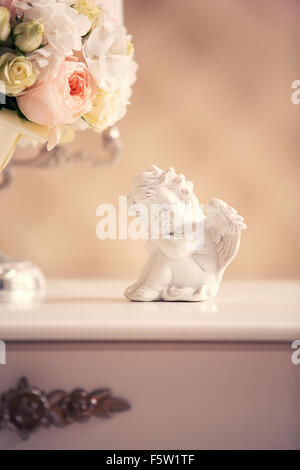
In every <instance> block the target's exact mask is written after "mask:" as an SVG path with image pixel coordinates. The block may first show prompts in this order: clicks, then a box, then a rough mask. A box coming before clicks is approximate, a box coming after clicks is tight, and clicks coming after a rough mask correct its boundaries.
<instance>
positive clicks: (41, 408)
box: [0, 377, 130, 440]
mask: <svg viewBox="0 0 300 470" xmlns="http://www.w3.org/2000/svg"><path fill="white" fill-rule="evenodd" d="M129 408H130V405H129V403H128V402H127V401H125V400H123V399H122V398H114V397H112V395H111V392H110V390H109V389H106V388H102V389H98V390H94V391H93V392H91V393H88V392H86V391H85V390H83V389H81V388H78V389H75V390H73V391H72V392H71V393H67V392H65V391H63V390H54V391H52V392H50V393H48V394H46V393H45V392H44V391H42V390H40V389H38V388H36V387H31V386H30V385H29V383H28V380H27V379H26V378H24V377H23V378H21V379H20V380H19V382H18V386H17V388H14V389H10V390H8V391H7V392H4V393H2V395H1V396H0V429H3V428H6V427H8V428H10V429H12V430H13V431H16V432H18V433H19V434H20V436H21V438H22V439H24V440H26V439H28V437H29V435H30V433H31V432H33V431H35V430H36V429H37V428H39V427H41V426H44V427H50V426H51V425H53V426H57V427H63V426H67V425H68V424H72V423H74V422H86V421H88V420H89V419H90V418H91V417H92V416H95V417H98V418H102V417H103V418H110V417H111V415H112V413H115V412H118V411H126V410H128V409H129Z"/></svg>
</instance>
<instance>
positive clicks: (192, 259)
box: [124, 166, 246, 302]
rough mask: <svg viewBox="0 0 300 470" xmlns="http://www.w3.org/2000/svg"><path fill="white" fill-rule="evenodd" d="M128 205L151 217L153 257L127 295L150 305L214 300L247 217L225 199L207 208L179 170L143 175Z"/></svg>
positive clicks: (149, 246)
mask: <svg viewBox="0 0 300 470" xmlns="http://www.w3.org/2000/svg"><path fill="white" fill-rule="evenodd" d="M128 203H129V207H130V210H131V211H133V212H132V214H131V215H133V214H135V215H137V216H138V217H140V218H141V219H143V220H144V222H145V219H147V221H146V226H147V239H148V241H147V245H146V248H147V252H148V254H149V257H148V261H147V263H146V265H145V266H144V268H143V270H142V272H141V274H140V277H139V278H138V280H137V282H135V283H134V284H133V285H131V286H130V287H128V288H127V289H126V290H125V293H124V295H125V297H126V298H127V299H129V300H132V301H144V302H149V301H155V300H166V301H176V300H177V301H178V300H180V301H192V302H197V301H204V300H210V299H212V298H214V297H215V295H216V294H217V291H218V288H219V285H220V282H221V280H222V277H223V275H224V272H225V270H226V268H227V267H228V266H229V264H230V263H231V262H232V261H233V259H234V258H235V256H236V255H237V253H238V250H239V246H240V240H241V231H242V230H243V229H246V225H245V223H244V219H243V217H241V216H240V215H239V214H238V213H237V211H236V210H235V209H234V208H232V207H230V206H229V205H228V204H226V203H225V202H224V201H221V200H220V199H212V200H211V201H209V202H208V203H207V204H206V206H205V207H203V206H201V205H200V204H199V201H198V199H197V197H196V195H195V194H194V191H193V183H191V182H190V181H187V180H186V179H185V177H184V175H183V174H176V172H175V170H174V169H173V168H169V169H168V170H167V171H163V170H161V169H160V168H158V167H156V166H152V167H151V168H150V169H149V170H148V171H146V172H143V173H142V174H141V175H139V176H138V177H137V179H136V180H135V181H134V182H133V185H132V192H131V193H130V194H129V196H128ZM166 216H168V217H166ZM149 220H150V223H148V221H149ZM183 222H184V223H183Z"/></svg>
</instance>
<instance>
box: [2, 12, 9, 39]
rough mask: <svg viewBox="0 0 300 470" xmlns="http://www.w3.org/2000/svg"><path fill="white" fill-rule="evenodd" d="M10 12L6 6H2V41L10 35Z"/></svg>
mask: <svg viewBox="0 0 300 470" xmlns="http://www.w3.org/2000/svg"><path fill="white" fill-rule="evenodd" d="M9 20H10V13H9V10H8V9H7V8H5V7H2V6H0V42H4V41H6V39H7V38H8V36H9V35H10V24H9Z"/></svg>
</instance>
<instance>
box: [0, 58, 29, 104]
mask: <svg viewBox="0 0 300 470" xmlns="http://www.w3.org/2000/svg"><path fill="white" fill-rule="evenodd" d="M35 80H36V72H35V70H34V68H33V66H32V63H31V62H30V60H29V59H27V58H26V57H23V56H17V55H15V54H13V53H11V52H6V53H5V54H3V55H2V56H1V57H0V82H2V84H3V86H4V89H5V94H6V95H8V96H17V95H19V94H20V93H22V91H24V90H25V89H26V88H29V87H31V86H32V85H33V84H34V82H35Z"/></svg>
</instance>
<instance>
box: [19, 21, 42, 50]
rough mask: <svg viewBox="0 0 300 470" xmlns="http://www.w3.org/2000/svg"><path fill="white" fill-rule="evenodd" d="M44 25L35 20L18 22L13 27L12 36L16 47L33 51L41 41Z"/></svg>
mask: <svg viewBox="0 0 300 470" xmlns="http://www.w3.org/2000/svg"><path fill="white" fill-rule="evenodd" d="M43 35H44V25H43V24H42V23H40V22H39V21H37V20H32V21H29V22H27V23H19V24H17V26H16V27H15V28H14V31H13V38H14V43H15V45H16V47H17V48H18V49H19V50H20V51H21V52H25V53H26V52H33V51H35V50H36V49H38V48H39V47H40V45H41V44H42V41H43Z"/></svg>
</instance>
